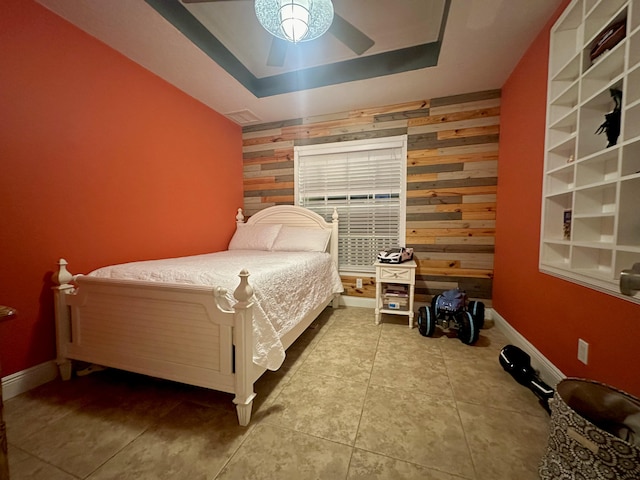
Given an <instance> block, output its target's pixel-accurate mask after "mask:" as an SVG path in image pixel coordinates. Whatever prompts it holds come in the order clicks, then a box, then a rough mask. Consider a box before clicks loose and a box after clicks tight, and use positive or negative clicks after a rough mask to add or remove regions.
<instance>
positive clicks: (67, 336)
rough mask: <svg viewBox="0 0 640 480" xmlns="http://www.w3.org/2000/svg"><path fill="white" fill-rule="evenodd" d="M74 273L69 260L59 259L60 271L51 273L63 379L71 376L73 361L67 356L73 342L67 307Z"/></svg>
mask: <svg viewBox="0 0 640 480" xmlns="http://www.w3.org/2000/svg"><path fill="white" fill-rule="evenodd" d="M72 280H73V275H71V273H69V271H68V270H67V261H66V260H65V259H64V258H61V259H60V260H58V271H57V272H54V274H53V275H51V281H52V282H53V284H54V285H53V287H51V288H52V290H53V299H54V312H55V318H56V348H57V352H58V357H57V358H56V363H57V364H58V369H59V370H60V376H61V377H62V379H63V380H69V379H70V378H71V361H70V360H69V359H68V358H67V357H66V354H67V345H68V344H69V343H70V342H71V316H70V314H69V307H67V301H66V298H67V295H68V294H70V293H72V292H73V289H74V287H73V285H71V284H70V283H69V282H71V281H72Z"/></svg>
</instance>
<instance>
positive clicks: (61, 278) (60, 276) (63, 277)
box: [51, 258, 73, 287]
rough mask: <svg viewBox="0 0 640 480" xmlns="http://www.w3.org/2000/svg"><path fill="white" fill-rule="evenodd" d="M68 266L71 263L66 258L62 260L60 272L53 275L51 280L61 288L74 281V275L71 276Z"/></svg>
mask: <svg viewBox="0 0 640 480" xmlns="http://www.w3.org/2000/svg"><path fill="white" fill-rule="evenodd" d="M68 264H69V263H68V262H67V261H66V260H65V259H64V258H61V259H60V260H58V271H57V272H54V274H53V275H51V280H52V281H53V283H55V284H56V285H57V286H59V287H61V286H63V285H66V284H68V283H69V282H70V281H71V280H73V275H71V274H70V273H69V271H68V270H67V265H68Z"/></svg>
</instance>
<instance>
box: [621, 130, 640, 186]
mask: <svg viewBox="0 0 640 480" xmlns="http://www.w3.org/2000/svg"><path fill="white" fill-rule="evenodd" d="M636 174H640V138H637V139H635V140H633V141H632V142H630V143H627V144H625V145H624V146H623V147H622V166H621V168H620V176H622V177H626V176H629V175H636Z"/></svg>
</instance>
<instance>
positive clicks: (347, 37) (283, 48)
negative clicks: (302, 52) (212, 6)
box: [182, 0, 375, 67]
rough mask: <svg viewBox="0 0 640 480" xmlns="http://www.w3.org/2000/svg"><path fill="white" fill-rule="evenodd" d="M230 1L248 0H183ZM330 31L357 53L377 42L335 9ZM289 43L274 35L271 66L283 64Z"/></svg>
mask: <svg viewBox="0 0 640 480" xmlns="http://www.w3.org/2000/svg"><path fill="white" fill-rule="evenodd" d="M228 1H246V0H182V3H185V4H189V3H213V2H228ZM328 32H329V33H331V34H332V35H333V36H334V37H336V38H337V39H338V40H339V41H341V42H342V43H343V44H344V45H346V46H347V47H348V48H349V49H351V50H352V51H353V52H354V53H355V54H356V55H362V54H363V53H364V52H366V51H367V50H369V49H370V48H371V47H372V46H373V45H374V43H375V42H374V41H373V40H372V39H371V38H369V37H368V36H367V35H365V34H364V33H363V32H362V31H361V30H359V29H358V28H356V27H355V26H354V25H353V24H351V23H350V22H348V21H347V20H345V19H344V18H343V17H341V16H340V15H338V14H337V13H335V11H334V14H333V22H332V24H331V26H330V27H329V30H328ZM289 44H290V42H288V41H286V40H282V39H280V38H277V37H273V38H272V40H271V48H270V49H269V56H268V58H267V65H269V66H270V67H281V66H283V65H284V61H285V57H286V55H287V49H288V47H289Z"/></svg>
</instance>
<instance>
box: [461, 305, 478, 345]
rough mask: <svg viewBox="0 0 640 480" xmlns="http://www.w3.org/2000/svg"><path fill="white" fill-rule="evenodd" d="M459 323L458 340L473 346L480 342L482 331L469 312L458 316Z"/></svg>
mask: <svg viewBox="0 0 640 480" xmlns="http://www.w3.org/2000/svg"><path fill="white" fill-rule="evenodd" d="M456 320H457V322H458V338H459V339H460V341H461V342H462V343H464V344H465V345H473V344H474V343H476V342H477V341H478V336H479V335H480V330H479V329H478V327H477V325H476V321H475V320H474V319H473V315H471V313H469V312H460V313H459V314H458V315H457V316H456Z"/></svg>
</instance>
